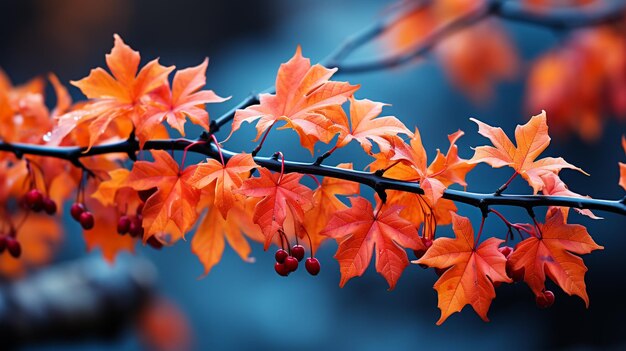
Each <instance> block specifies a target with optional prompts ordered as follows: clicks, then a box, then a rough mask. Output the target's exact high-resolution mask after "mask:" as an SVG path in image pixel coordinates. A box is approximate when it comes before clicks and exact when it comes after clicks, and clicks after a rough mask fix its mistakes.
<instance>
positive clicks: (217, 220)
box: [191, 199, 262, 275]
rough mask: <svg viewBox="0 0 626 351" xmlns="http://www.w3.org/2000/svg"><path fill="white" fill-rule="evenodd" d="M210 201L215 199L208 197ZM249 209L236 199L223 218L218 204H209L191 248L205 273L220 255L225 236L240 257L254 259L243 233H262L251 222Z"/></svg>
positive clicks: (219, 258) (218, 259)
mask: <svg viewBox="0 0 626 351" xmlns="http://www.w3.org/2000/svg"><path fill="white" fill-rule="evenodd" d="M211 202H215V201H214V200H213V199H211ZM217 203H219V202H217ZM252 209H253V208H249V207H246V205H245V203H237V204H234V207H232V208H231V209H230V211H229V212H228V215H227V217H226V218H224V217H222V214H221V212H220V210H219V208H218V207H217V206H215V205H214V206H209V208H208V210H207V212H206V214H205V215H204V218H203V219H202V221H201V222H200V225H199V226H198V229H197V230H196V233H195V234H194V236H193V239H192V240H191V251H192V252H193V253H194V254H195V255H196V256H198V259H199V260H200V262H202V265H203V266H204V274H205V275H206V274H209V272H210V271H211V269H212V268H213V267H214V266H215V265H216V264H217V263H218V262H219V261H220V260H221V259H222V253H223V252H224V246H225V244H224V240H226V241H228V244H229V245H230V247H232V248H233V250H235V252H237V254H238V255H239V256H240V257H241V259H242V260H244V261H247V262H253V260H254V259H253V258H251V257H250V252H251V249H250V245H249V244H248V241H247V240H246V238H245V236H244V233H245V234H247V235H249V236H251V237H253V238H259V237H261V236H262V235H261V231H260V229H259V227H258V226H256V225H254V223H252V220H251V218H252V215H251V213H252V211H251V210H252Z"/></svg>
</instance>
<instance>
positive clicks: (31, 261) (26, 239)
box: [0, 213, 63, 278]
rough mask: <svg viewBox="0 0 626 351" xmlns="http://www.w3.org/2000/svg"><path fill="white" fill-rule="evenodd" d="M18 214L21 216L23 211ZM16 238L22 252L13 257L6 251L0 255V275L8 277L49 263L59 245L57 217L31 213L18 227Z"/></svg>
mask: <svg viewBox="0 0 626 351" xmlns="http://www.w3.org/2000/svg"><path fill="white" fill-rule="evenodd" d="M20 215H21V216H23V215H24V213H20ZM22 218H23V217H22ZM3 235H4V234H3ZM17 240H18V241H19V243H20V244H21V247H22V254H21V256H20V257H19V258H14V257H13V256H11V255H9V254H8V253H6V252H5V253H4V254H2V255H0V275H1V276H4V277H9V278H13V277H18V276H22V275H24V274H25V273H27V272H28V271H29V270H31V269H33V268H37V267H41V266H44V265H46V264H48V263H50V261H52V259H53V258H54V254H55V253H56V251H57V250H58V248H59V247H60V244H61V241H62V240H63V233H62V231H61V228H60V225H59V222H58V219H57V218H53V217H50V216H47V215H45V214H31V215H29V216H28V219H27V220H26V221H24V224H23V225H22V226H21V227H20V228H19V229H18V231H17Z"/></svg>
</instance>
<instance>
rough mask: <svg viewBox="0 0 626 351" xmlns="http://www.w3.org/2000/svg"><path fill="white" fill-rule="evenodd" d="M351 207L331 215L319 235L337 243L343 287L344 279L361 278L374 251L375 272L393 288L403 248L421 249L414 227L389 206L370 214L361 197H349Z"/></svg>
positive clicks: (402, 264)
mask: <svg viewBox="0 0 626 351" xmlns="http://www.w3.org/2000/svg"><path fill="white" fill-rule="evenodd" d="M350 203H351V205H352V207H351V208H349V209H347V210H343V211H339V212H337V213H335V215H334V216H333V217H332V218H331V219H330V221H329V222H328V225H327V226H326V229H325V230H324V231H323V232H322V235H326V236H329V237H331V238H333V239H335V240H337V242H338V243H339V247H338V248H337V253H336V254H335V259H337V261H339V268H340V270H341V281H340V282H339V286H340V287H343V286H344V285H345V284H346V283H347V282H348V280H350V279H351V278H353V277H356V276H361V275H363V273H364V272H365V270H366V269H367V266H369V263H370V261H371V259H372V251H374V249H375V250H376V251H375V252H376V271H377V272H378V273H380V274H381V275H382V276H383V277H384V278H385V279H386V280H387V283H388V284H389V290H393V288H395V286H396V283H397V281H398V279H399V278H400V276H401V275H402V272H403V271H404V269H405V268H406V267H407V266H408V265H409V259H408V256H407V254H406V251H405V250H404V249H406V248H409V249H414V250H417V249H425V247H424V244H423V243H422V241H421V240H420V238H419V236H418V235H417V230H415V226H414V225H413V224H412V223H410V222H408V221H407V220H405V219H402V218H401V217H400V216H399V215H398V213H399V212H400V209H401V208H400V207H399V206H389V207H388V208H386V209H384V210H383V209H381V210H378V211H377V212H376V213H374V211H373V209H372V204H371V203H370V202H369V201H368V200H366V199H364V198H362V197H352V198H350Z"/></svg>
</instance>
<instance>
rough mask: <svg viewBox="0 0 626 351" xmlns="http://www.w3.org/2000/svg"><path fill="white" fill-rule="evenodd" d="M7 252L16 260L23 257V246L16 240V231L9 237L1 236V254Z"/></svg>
mask: <svg viewBox="0 0 626 351" xmlns="http://www.w3.org/2000/svg"><path fill="white" fill-rule="evenodd" d="M4 250H7V251H8V252H9V255H11V256H13V257H14V258H18V257H20V256H21V255H22V245H20V242H19V241H17V239H16V238H15V231H12V232H11V233H9V234H8V235H1V236H0V254H1V253H3V252H4Z"/></svg>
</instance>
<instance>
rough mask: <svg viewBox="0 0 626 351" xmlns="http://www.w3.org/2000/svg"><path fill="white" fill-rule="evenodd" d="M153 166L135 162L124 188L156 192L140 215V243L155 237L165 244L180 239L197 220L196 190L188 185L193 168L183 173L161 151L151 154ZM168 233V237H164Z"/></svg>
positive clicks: (198, 193)
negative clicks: (142, 235)
mask: <svg viewBox="0 0 626 351" xmlns="http://www.w3.org/2000/svg"><path fill="white" fill-rule="evenodd" d="M151 153H152V157H153V158H154V162H147V161H138V162H135V164H134V165H133V169H132V170H131V172H130V175H129V177H128V185H129V186H130V187H132V188H133V189H135V190H148V189H152V188H157V190H156V192H155V193H154V194H152V195H151V196H150V197H149V198H148V199H147V200H146V203H145V206H144V208H143V211H142V215H143V228H144V241H145V240H148V238H150V237H151V236H152V235H155V236H156V237H157V238H159V239H160V240H162V241H164V242H165V243H174V242H176V241H177V240H178V239H180V238H183V237H184V235H185V233H186V232H187V231H189V229H191V227H192V226H193V225H194V224H195V222H196V219H197V217H198V213H197V211H196V205H197V204H198V201H199V200H200V190H198V189H196V188H195V187H193V186H192V185H190V184H189V183H188V182H189V178H191V176H192V175H193V173H194V172H195V169H196V166H189V167H187V168H185V169H184V170H181V169H180V168H179V167H178V163H177V162H176V161H175V160H174V159H173V158H172V156H170V154H169V153H167V152H166V151H163V150H153V151H151ZM164 233H168V234H170V235H171V237H169V238H167V237H165V235H164Z"/></svg>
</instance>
